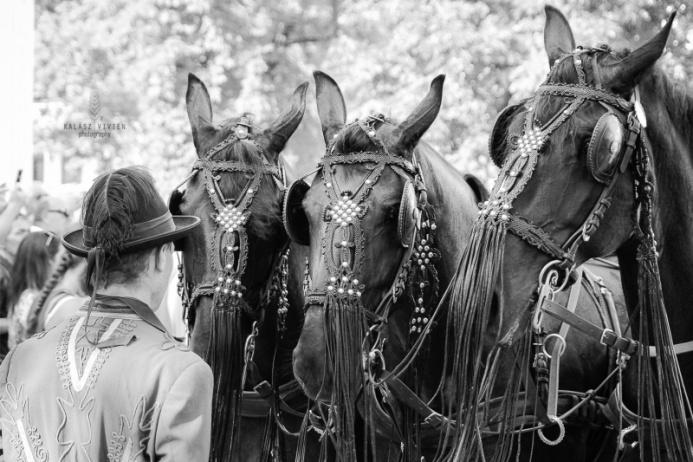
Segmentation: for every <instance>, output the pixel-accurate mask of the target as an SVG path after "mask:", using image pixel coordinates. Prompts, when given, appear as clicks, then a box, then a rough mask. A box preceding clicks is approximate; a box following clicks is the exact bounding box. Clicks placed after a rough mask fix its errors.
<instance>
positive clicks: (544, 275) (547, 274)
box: [539, 260, 570, 293]
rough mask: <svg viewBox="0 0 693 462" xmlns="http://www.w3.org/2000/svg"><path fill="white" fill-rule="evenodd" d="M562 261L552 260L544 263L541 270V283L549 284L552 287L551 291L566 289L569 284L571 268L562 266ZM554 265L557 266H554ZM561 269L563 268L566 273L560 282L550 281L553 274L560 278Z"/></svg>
mask: <svg viewBox="0 0 693 462" xmlns="http://www.w3.org/2000/svg"><path fill="white" fill-rule="evenodd" d="M561 263H562V262H561V260H551V261H550V262H548V263H547V264H546V265H544V267H543V268H542V269H541V271H540V272H539V285H545V284H546V285H548V286H549V287H550V288H551V291H552V292H554V293H556V292H561V291H562V290H563V289H565V286H566V284H568V280H569V279H570V270H569V269H568V268H563V267H561V266H560V264H561ZM554 266H555V267H556V268H554ZM559 270H563V273H564V275H563V278H561V280H560V284H558V285H554V284H552V283H551V282H550V278H551V276H552V274H553V275H555V277H556V278H558V276H560V272H559Z"/></svg>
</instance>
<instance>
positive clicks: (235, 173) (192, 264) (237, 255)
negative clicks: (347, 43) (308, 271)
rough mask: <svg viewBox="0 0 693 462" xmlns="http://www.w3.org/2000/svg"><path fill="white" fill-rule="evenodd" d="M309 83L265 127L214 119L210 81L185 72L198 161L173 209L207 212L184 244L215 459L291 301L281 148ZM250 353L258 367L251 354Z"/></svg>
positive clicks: (232, 437)
mask: <svg viewBox="0 0 693 462" xmlns="http://www.w3.org/2000/svg"><path fill="white" fill-rule="evenodd" d="M307 87H308V83H303V84H302V85H300V86H299V87H298V88H297V89H296V91H295V92H294V94H293V97H292V98H293V99H292V102H291V106H290V108H289V109H288V110H287V111H286V112H284V113H283V114H282V115H281V116H279V117H278V118H277V119H276V120H275V121H273V122H272V123H271V124H270V125H269V126H268V127H267V128H266V129H264V130H260V129H259V128H258V127H257V126H255V125H254V124H253V123H252V120H251V119H250V117H249V116H248V115H243V116H241V117H238V118H232V119H229V120H225V121H223V122H221V123H219V124H215V123H213V120H212V106H211V102H210V97H209V94H208V92H207V89H206V88H205V85H204V84H203V83H202V82H201V81H200V80H199V79H198V78H197V77H195V76H194V75H192V74H191V75H189V78H188V91H187V95H186V103H187V112H188V117H189V119H190V125H191V128H192V135H193V141H194V144H195V149H196V151H197V155H198V160H197V161H196V162H195V164H194V166H193V173H192V175H191V176H190V177H189V179H188V180H187V187H186V189H185V191H184V192H179V191H175V192H174V194H173V195H172V198H171V203H170V208H171V210H172V212H173V213H174V214H184V215H196V216H198V217H200V218H201V219H202V224H201V226H200V227H199V228H198V229H197V231H196V233H195V234H194V235H192V236H190V237H189V238H186V239H185V241H184V242H183V243H182V246H183V249H182V250H183V273H184V275H185V281H184V285H185V287H184V290H185V292H186V294H187V298H188V302H189V314H188V321H189V325H190V326H191V328H192V334H191V339H190V342H191V346H192V348H193V350H194V351H195V352H196V353H198V354H199V355H201V356H202V357H203V358H205V360H206V361H207V362H209V363H210V364H211V365H212V370H213V371H214V374H215V392H214V400H215V403H214V409H215V411H214V416H213V438H212V442H213V443H212V449H213V450H212V460H230V459H229V457H231V456H230V454H231V451H232V449H233V448H234V445H235V443H236V439H237V437H238V433H239V427H240V426H239V422H238V418H239V407H240V400H241V396H242V387H243V381H244V380H245V382H244V383H245V385H246V386H253V385H255V384H256V382H257V381H258V380H259V378H255V377H253V376H254V375H257V374H259V375H260V378H262V377H265V378H268V379H269V378H270V377H274V375H273V373H274V371H273V364H272V357H273V351H274V350H273V348H274V347H275V345H276V342H277V338H276V337H275V334H276V332H277V329H281V328H282V327H281V326H279V325H278V322H277V319H278V318H279V317H281V316H286V312H284V313H279V312H278V307H281V306H284V307H286V304H287V301H286V293H280V292H281V287H276V285H277V276H278V275H280V273H281V269H280V267H281V265H282V254H283V252H284V251H285V250H286V249H287V248H288V237H287V236H286V233H285V231H284V228H283V226H282V220H281V203H282V197H283V196H282V194H283V190H284V187H285V181H286V179H285V176H284V175H285V174H284V167H283V165H282V162H281V161H280V158H279V154H280V152H281V151H282V149H283V148H284V145H285V143H286V142H287V140H288V139H289V137H290V136H291V135H292V134H293V132H294V130H296V128H297V127H298V125H299V123H300V122H301V119H302V117H303V113H304V110H305V95H306V89H307ZM277 290H279V292H277ZM282 322H283V321H282ZM256 328H257V329H259V332H258V331H257V330H256ZM294 329H296V327H294ZM251 332H252V335H251ZM249 336H250V337H251V338H249ZM246 339H249V340H248V342H247V341H246ZM249 342H254V343H252V344H251V343H249ZM249 345H250V349H249ZM253 347H254V350H253ZM251 350H253V351H254V361H250V362H251V363H252V365H253V367H249V365H248V364H247V363H248V362H249V361H248V360H247V357H246V355H247V354H250V353H252V351H251ZM265 350H266V351H265ZM254 365H257V367H256V366H254ZM251 382H252V383H251ZM235 450H238V448H235Z"/></svg>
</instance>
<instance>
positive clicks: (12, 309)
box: [8, 231, 60, 348]
mask: <svg viewBox="0 0 693 462" xmlns="http://www.w3.org/2000/svg"><path fill="white" fill-rule="evenodd" d="M59 248H60V242H59V241H58V238H57V237H55V236H54V235H53V234H50V233H47V232H45V231H36V232H32V233H29V234H27V235H26V236H25V237H24V239H23V240H22V242H21V243H20V244H19V249H17V255H16V256H15V259H14V263H13V265H12V272H11V281H10V291H9V292H10V297H9V300H8V302H9V303H8V306H9V310H8V311H9V312H8V318H9V338H8V346H9V347H10V348H14V347H15V346H16V345H17V344H18V343H20V342H22V341H23V340H25V339H26V338H28V337H29V336H30V332H31V330H30V329H29V326H28V317H29V313H30V310H31V306H32V304H33V303H34V300H35V299H36V297H37V296H38V295H39V293H40V291H41V288H42V287H43V285H44V284H45V282H46V279H47V278H48V275H49V274H50V270H51V267H52V266H53V259H54V257H55V255H56V254H57V253H58V249H59Z"/></svg>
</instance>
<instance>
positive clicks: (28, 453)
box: [0, 383, 48, 462]
mask: <svg viewBox="0 0 693 462" xmlns="http://www.w3.org/2000/svg"><path fill="white" fill-rule="evenodd" d="M20 403H21V404H20ZM28 408H29V403H28V400H27V399H26V398H25V397H24V396H23V389H22V387H19V389H17V388H16V387H15V386H14V384H12V383H6V384H5V390H4V392H3V393H2V397H1V398H0V410H1V412H2V417H1V419H2V427H3V431H4V432H7V433H8V435H7V436H6V437H9V438H8V439H9V441H10V443H11V444H12V448H13V449H14V451H15V453H16V454H15V456H16V458H17V460H18V461H22V462H46V461H47V460H48V451H46V449H45V447H44V445H43V439H42V438H41V434H40V433H39V431H38V428H36V427H34V426H33V425H31V424H30V423H29V421H28V418H29V410H28Z"/></svg>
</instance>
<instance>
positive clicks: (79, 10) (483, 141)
mask: <svg viewBox="0 0 693 462" xmlns="http://www.w3.org/2000/svg"><path fill="white" fill-rule="evenodd" d="M556 6H558V7H560V8H561V9H562V10H563V12H564V13H565V14H566V15H567V16H568V18H569V20H570V21H571V24H572V26H573V29H574V31H575V34H576V40H577V41H578V43H580V44H583V45H596V44H599V43H605V42H606V43H609V44H611V45H612V46H614V47H618V48H620V47H624V46H628V47H631V48H632V47H635V46H636V45H637V44H638V43H639V42H641V41H643V40H645V39H647V38H649V37H651V36H652V35H653V34H654V33H655V32H656V31H657V30H658V29H659V27H660V26H661V24H662V21H664V20H665V19H666V17H667V15H668V14H669V13H670V12H672V11H674V10H677V11H678V13H679V16H678V19H677V22H676V23H675V25H674V30H673V33H672V38H671V39H670V41H669V48H668V51H667V54H666V56H665V57H664V58H663V60H662V65H663V66H665V67H666V68H667V70H668V71H669V72H670V74H671V75H672V76H674V77H675V78H677V79H680V80H682V81H685V80H686V78H687V76H688V75H689V74H690V70H691V66H692V65H693V32H690V33H689V28H690V27H689V25H690V22H689V19H688V11H687V9H688V8H687V4H686V2H680V1H673V2H669V1H667V2H662V1H655V0H613V1H610V2H602V1H597V0H576V1H572V2H567V1H565V0H564V1H562V2H559V3H558V4H557V5H556ZM543 23H544V14H543V3H542V2H539V1H537V0H528V1H525V2H515V1H511V0H484V1H458V0H439V1H430V0H429V1H422V0H350V1H344V0H327V1H319V0H285V1H281V2H276V1H272V0H233V1H230V2H229V1H228V0H226V1H222V0H185V1H184V0H147V1H144V0H143V1H137V2H132V1H127V0H110V1H108V2H102V1H99V0H65V1H58V0H36V50H35V59H36V66H35V76H36V79H35V100H36V102H37V103H38V104H36V108H37V115H36V118H35V130H34V132H35V148H36V151H37V152H62V153H63V154H64V156H65V158H66V159H67V162H68V164H67V168H66V170H68V171H69V170H71V169H73V168H76V167H78V166H79V165H80V164H82V163H85V162H88V161H89V162H94V161H95V160H96V161H97V162H98V166H99V167H98V168H99V169H104V168H111V167H118V166H122V165H127V164H132V163H136V164H144V165H146V166H148V167H149V168H150V169H151V170H152V171H153V172H154V174H155V176H156V177H157V178H158V179H159V183H160V186H161V187H162V189H166V188H170V187H172V186H173V185H174V184H175V183H176V182H177V181H180V179H182V178H183V177H184V176H185V173H186V171H187V170H188V168H189V166H190V165H191V163H192V161H193V160H194V157H195V154H194V150H193V147H192V141H191V136H190V129H189V126H188V122H187V116H186V112H185V105H184V97H185V88H186V82H187V74H188V72H194V73H195V74H197V75H198V76H199V77H200V78H202V79H203V80H204V81H205V82H206V84H207V86H208V88H209V90H210V93H211V95H212V100H213V102H214V106H215V115H216V120H215V121H217V122H218V121H221V120H223V119H225V118H229V117H231V116H234V115H237V114H239V113H241V112H251V113H253V114H255V116H256V120H257V121H258V122H259V123H260V124H262V123H266V122H267V121H269V120H271V119H272V118H274V117H276V116H277V115H278V113H279V112H280V111H281V110H282V109H283V108H285V107H286V105H287V104H288V99H289V95H290V94H291V92H292V91H293V90H294V89H295V88H296V86H297V85H298V84H300V83H301V82H303V81H306V80H311V72H312V70H314V69H321V70H323V71H325V72H327V73H329V74H330V75H332V76H333V77H334V78H335V79H336V80H337V81H338V82H339V83H340V85H341V87H342V89H343V92H344V94H345V98H346V101H347V105H348V109H349V118H354V117H358V116H361V117H363V116H366V115H367V114H368V113H370V112H382V113H385V114H387V115H390V116H392V117H394V118H395V119H399V120H401V119H403V118H404V117H406V115H407V114H408V111H411V110H412V109H413V108H414V106H415V105H416V104H417V102H418V101H419V99H420V98H421V97H422V96H423V95H424V94H425V92H426V90H427V87H428V84H429V82H430V80H431V79H432V78H433V77H434V76H435V75H437V74H439V73H445V74H447V80H446V84H445V97H444V103H443V108H442V110H441V113H440V116H439V118H438V121H437V122H436V123H435V124H434V125H433V127H432V128H431V130H430V131H429V133H427V135H426V136H425V139H427V140H428V141H429V142H431V143H432V144H433V145H434V146H435V147H436V148H438V149H439V150H440V151H441V152H442V153H443V154H445V155H447V156H449V158H450V159H451V161H452V162H453V163H454V164H455V165H456V166H457V167H458V168H460V169H461V170H465V171H472V172H474V173H477V174H479V175H481V176H482V177H483V178H485V179H489V178H492V177H493V176H495V172H494V167H492V165H491V164H490V161H489V159H488V156H487V153H486V151H487V139H488V133H489V131H490V129H491V127H492V126H493V123H494V120H495V116H496V114H497V113H498V112H499V111H500V110H501V109H502V108H503V107H504V106H505V105H507V104H508V103H509V102H514V101H517V100H520V99H522V98H524V97H526V96H528V95H529V94H530V92H531V91H532V90H533V89H534V88H535V87H536V86H537V85H538V84H539V83H540V81H541V80H542V78H543V77H544V75H545V74H546V72H547V71H548V64H547V60H546V57H545V54H544V51H543V44H542V37H543V35H542V34H543ZM311 93H312V92H311ZM94 95H96V96H94ZM95 114H97V115H100V116H101V117H103V119H104V120H110V121H120V122H123V123H124V124H125V126H126V128H125V130H122V131H117V132H113V133H112V136H111V137H110V138H106V139H103V140H101V139H98V140H95V139H90V138H80V137H78V136H77V134H76V133H75V132H71V131H68V130H64V123H65V122H66V121H75V120H76V121H88V120H89V119H91V118H93V116H94V115H95ZM323 149H324V144H323V141H322V137H321V132H320V128H319V122H318V121H317V116H316V111H315V109H314V102H313V101H312V100H309V111H308V113H307V115H306V118H305V119H304V122H303V124H302V125H301V127H300V128H299V130H298V132H297V134H296V136H295V137H294V139H292V141H291V142H290V145H289V147H288V151H287V153H286V154H285V156H286V158H287V159H288V160H289V162H290V163H292V164H293V165H294V167H295V170H296V171H298V172H304V171H308V170H309V169H311V168H312V166H313V164H314V163H315V161H316V160H317V158H318V157H319V156H320V155H321V153H322V151H323Z"/></svg>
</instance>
